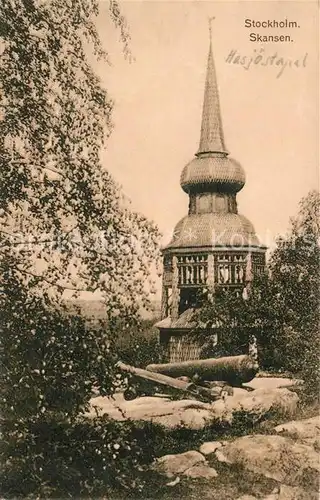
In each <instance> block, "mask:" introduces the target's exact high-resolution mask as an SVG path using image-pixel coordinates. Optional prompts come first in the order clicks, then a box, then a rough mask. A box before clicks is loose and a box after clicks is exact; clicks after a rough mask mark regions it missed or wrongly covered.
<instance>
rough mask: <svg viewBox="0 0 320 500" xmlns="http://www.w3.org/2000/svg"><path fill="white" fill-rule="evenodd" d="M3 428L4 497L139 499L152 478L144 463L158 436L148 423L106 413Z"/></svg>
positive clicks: (52, 419)
mask: <svg viewBox="0 0 320 500" xmlns="http://www.w3.org/2000/svg"><path fill="white" fill-rule="evenodd" d="M3 432H4V434H5V435H10V436H11V439H10V441H6V440H5V441H4V442H3V445H2V449H1V455H2V457H5V458H6V460H5V461H4V460H3V461H2V463H3V464H4V465H3V467H2V471H1V472H2V474H1V475H2V479H1V483H2V494H3V495H5V497H6V498H29V497H30V498H68V497H71V496H72V498H101V497H104V498H106V497H109V495H110V497H111V498H115V497H116V498H119V495H120V497H122V496H123V498H130V496H131V495H132V496H133V498H139V497H140V495H142V494H145V490H146V489H147V488H148V484H150V481H151V480H152V478H153V476H155V477H156V474H152V471H150V470H149V469H148V467H147V466H148V464H150V462H151V461H152V460H153V459H154V456H155V443H157V442H158V441H159V440H160V439H161V436H163V431H162V430H161V428H158V426H154V425H151V424H149V423H144V422H140V423H139V422H137V423H132V422H114V421H110V420H108V419H107V418H105V417H96V418H94V419H92V420H91V419H88V418H84V417H81V418H79V419H78V420H77V422H76V423H73V424H70V423H69V422H66V421H65V420H63V421H60V420H58V419H57V418H56V416H55V417H54V418H50V417H48V416H47V418H44V419H41V420H38V419H30V420H24V421H23V422H19V423H12V422H11V421H7V422H6V424H5V426H4V428H3ZM25 457H32V460H25ZM156 479H157V483H158V484H161V480H160V478H158V477H156Z"/></svg>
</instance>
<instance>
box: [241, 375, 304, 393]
mask: <svg viewBox="0 0 320 500" xmlns="http://www.w3.org/2000/svg"><path fill="white" fill-rule="evenodd" d="M301 384H303V380H299V379H293V378H281V377H255V378H254V379H253V380H251V382H247V383H246V384H243V386H244V387H250V388H251V389H268V390H272V389H280V388H283V387H293V386H295V385H301Z"/></svg>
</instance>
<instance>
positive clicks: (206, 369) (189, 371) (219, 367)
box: [147, 355, 259, 386]
mask: <svg viewBox="0 0 320 500" xmlns="http://www.w3.org/2000/svg"><path fill="white" fill-rule="evenodd" d="M147 370H149V371H150V372H154V373H159V374H163V375H167V376H170V377H173V378H177V377H189V378H190V379H194V380H199V381H200V380H202V381H205V380H207V381H210V380H212V381H219V380H220V381H224V382H226V383H228V384H230V385H233V386H239V385H241V384H243V383H245V382H250V380H252V379H253V378H254V377H255V375H256V373H257V372H258V370H259V366H258V364H257V362H256V361H255V360H254V359H253V358H252V357H251V356H248V355H240V356H228V357H224V358H209V359H199V360H191V361H182V362H181V363H165V364H159V365H157V364H153V365H148V366H147Z"/></svg>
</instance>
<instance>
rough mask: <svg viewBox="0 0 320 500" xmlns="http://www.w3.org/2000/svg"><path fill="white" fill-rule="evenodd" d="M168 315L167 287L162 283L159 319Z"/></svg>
mask: <svg viewBox="0 0 320 500" xmlns="http://www.w3.org/2000/svg"><path fill="white" fill-rule="evenodd" d="M167 316H168V287H167V286H165V285H164V284H163V285H162V296H161V319H164V318H166V317H167Z"/></svg>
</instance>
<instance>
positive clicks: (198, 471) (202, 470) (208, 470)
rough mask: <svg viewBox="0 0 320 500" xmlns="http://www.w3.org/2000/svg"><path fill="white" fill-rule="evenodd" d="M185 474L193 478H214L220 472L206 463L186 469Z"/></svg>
mask: <svg viewBox="0 0 320 500" xmlns="http://www.w3.org/2000/svg"><path fill="white" fill-rule="evenodd" d="M183 475H184V476H187V477H190V478H192V479H198V478H203V479H213V478H215V477H217V476H218V473H217V471H216V470H215V469H213V468H212V467H209V466H208V465H206V464H198V465H194V466H193V467H190V469H187V470H186V471H184V473H183Z"/></svg>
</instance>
